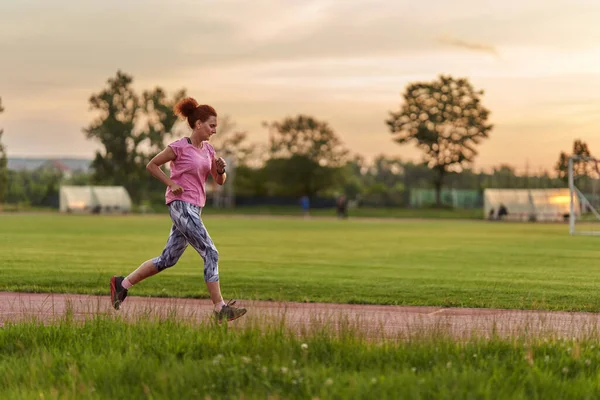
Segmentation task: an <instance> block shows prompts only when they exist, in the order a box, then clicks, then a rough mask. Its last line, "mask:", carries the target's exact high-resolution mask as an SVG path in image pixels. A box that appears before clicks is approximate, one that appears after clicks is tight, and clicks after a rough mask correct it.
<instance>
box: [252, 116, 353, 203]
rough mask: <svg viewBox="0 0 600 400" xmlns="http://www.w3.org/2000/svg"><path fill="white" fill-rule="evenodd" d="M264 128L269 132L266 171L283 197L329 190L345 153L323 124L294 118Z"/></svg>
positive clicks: (343, 160)
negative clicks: (280, 190) (277, 184)
mask: <svg viewBox="0 0 600 400" xmlns="http://www.w3.org/2000/svg"><path fill="white" fill-rule="evenodd" d="M264 125H265V126H266V127H267V128H269V130H270V139H269V145H270V146H269V147H270V150H269V155H270V159H269V160H268V161H267V163H266V168H267V170H269V171H270V173H271V174H272V177H273V179H274V180H275V181H276V182H277V183H279V187H280V188H282V189H283V191H284V192H285V194H288V195H294V196H301V195H305V194H306V195H308V196H313V195H315V194H317V193H319V192H322V191H324V190H326V189H331V188H332V186H333V185H334V184H335V182H336V179H337V177H338V176H339V174H340V173H341V167H343V165H344V163H345V159H346V156H347V154H348V151H347V150H346V149H345V148H344V147H343V145H342V142H341V140H340V139H339V138H338V136H337V135H336V134H335V132H334V131H333V129H331V127H330V126H329V124H328V123H327V122H323V121H318V120H317V119H315V118H313V117H310V116H306V115H298V116H296V117H293V118H292V117H288V118H285V119H283V120H282V121H280V122H272V123H270V124H269V123H265V124H264Z"/></svg>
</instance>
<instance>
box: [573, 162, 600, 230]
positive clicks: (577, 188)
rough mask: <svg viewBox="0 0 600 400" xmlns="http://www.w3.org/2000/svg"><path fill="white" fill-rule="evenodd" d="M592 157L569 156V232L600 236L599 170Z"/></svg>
mask: <svg viewBox="0 0 600 400" xmlns="http://www.w3.org/2000/svg"><path fill="white" fill-rule="evenodd" d="M598 163H599V160H598V159H596V158H594V157H582V156H572V157H570V158H569V164H568V178H569V193H570V211H569V232H570V234H571V235H588V236H589V235H593V236H600V213H599V212H598V209H599V208H600V170H599V167H600V166H599V164H598Z"/></svg>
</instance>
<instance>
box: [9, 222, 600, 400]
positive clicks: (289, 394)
mask: <svg viewBox="0 0 600 400" xmlns="http://www.w3.org/2000/svg"><path fill="white" fill-rule="evenodd" d="M204 220H205V223H206V225H207V227H208V228H209V231H210V233H211V235H212V237H213V239H214V241H215V242H216V244H217V246H218V248H219V251H220V256H221V260H220V269H221V271H220V272H221V280H222V286H223V292H224V295H225V297H226V298H230V297H235V298H238V299H276V300H295V301H324V302H342V303H343V302H352V303H381V304H411V305H437V306H440V305H441V306H465V307H466V306H469V307H499V308H536V309H552V310H587V311H598V310H599V309H600V301H599V300H598V296H597V295H596V293H597V287H598V276H599V275H600V274H599V273H600V267H598V263H597V262H596V260H597V259H598V256H599V255H600V254H599V253H600V247H599V246H598V244H599V243H598V241H599V240H600V238H594V237H570V236H569V235H568V231H567V227H566V226H564V225H542V224H499V223H488V222H484V221H469V220H434V219H431V220H422V221H417V220H400V221H399V220H374V219H363V220H358V219H350V220H347V221H339V220H335V219H324V218H313V219H309V220H304V219H302V218H294V217H280V218H263V217H238V216H226V215H216V214H214V213H212V214H211V213H209V214H208V215H206V216H205V218H204ZM169 228H170V221H169V219H168V216H167V215H154V216H126V217H121V216H118V217H101V216H62V215H58V214H28V215H25V214H3V215H2V214H0V266H1V268H0V290H2V291H7V290H13V291H36V292H71V293H91V294H103V295H108V279H109V277H110V276H111V275H112V274H126V273H127V272H129V271H130V270H132V269H134V268H135V267H137V266H138V265H139V263H141V262H142V261H144V260H146V259H148V258H150V257H153V256H155V255H157V254H158V253H159V252H160V251H161V250H162V247H163V245H164V243H165V240H166V238H167V235H168V231H169ZM131 294H132V295H154V296H193V297H207V291H206V288H205V285H204V282H203V274H202V262H201V260H200V258H199V256H198V255H197V254H196V253H195V252H194V251H193V250H192V249H188V250H187V251H186V253H185V254H184V256H183V257H182V259H181V260H180V262H179V264H178V265H176V266H175V267H173V268H171V269H170V270H167V271H165V272H163V273H162V274H160V275H157V276H155V277H152V278H151V279H149V280H147V281H145V282H142V283H141V284H139V285H138V286H136V287H135V288H134V289H133V290H132V291H131ZM248 318H254V317H248ZM257 318H258V317H257ZM250 321H251V323H248V324H246V325H244V326H243V327H239V326H237V325H236V324H235V323H234V325H233V326H231V327H228V326H227V325H225V326H213V325H211V324H210V323H209V322H204V323H202V324H197V323H192V322H186V321H183V320H177V319H176V318H175V316H171V317H170V318H169V319H166V320H164V319H163V320H157V319H154V318H152V316H146V317H142V319H141V321H138V322H127V323H126V322H124V321H121V320H120V319H119V317H118V315H117V316H116V317H110V316H106V315H98V316H96V317H95V318H93V319H90V320H88V321H86V322H84V323H79V322H75V320H73V319H71V318H70V315H69V314H67V315H66V317H65V319H63V320H62V321H60V322H58V323H54V324H48V325H45V326H43V325H39V324H36V323H34V322H21V323H16V324H14V325H13V324H7V325H5V326H4V328H3V329H0V354H2V357H0V398H2V399H22V398H41V399H59V398H60V399H79V398H86V399H87V398H90V399H100V398H120V397H126V398H131V399H148V398H152V399H173V398H198V399H208V398H210V399H279V398H292V399H296V398H297V399H312V398H318V399H341V398H344V399H366V398H378V399H405V398H406V399H430V398H435V399H457V398H469V399H566V398H569V399H576V398H584V399H591V398H594V396H596V395H597V393H598V391H599V390H600V386H599V385H598V376H600V340H599V339H598V338H597V337H596V336H595V335H594V334H593V332H592V334H591V336H589V337H588V338H587V339H583V340H579V339H578V340H557V339H553V338H552V337H548V336H546V337H532V336H530V335H528V334H527V332H521V333H520V334H519V333H518V332H517V337H515V338H514V339H507V338H500V337H492V338H482V337H479V338H473V339H471V340H466V341H460V342H457V341H455V340H453V339H452V338H451V336H450V335H446V334H445V332H444V331H443V328H439V329H438V331H433V332H428V334H426V335H422V333H419V332H416V333H415V334H414V336H413V337H411V338H409V339H408V340H400V341H382V340H375V341H373V340H369V339H367V338H366V337H365V336H364V335H363V334H362V333H361V332H359V331H354V330H353V329H352V326H348V327H346V329H345V330H342V332H341V333H337V334H336V333H334V332H335V331H334V330H329V329H328V327H327V325H323V326H318V325H317V327H315V328H314V330H313V331H309V332H305V333H303V334H300V335H299V334H298V333H296V332H294V331H293V330H288V327H286V326H284V325H283V324H276V323H271V324H265V323H262V324H261V323H260V320H259V319H257V320H256V321H254V322H252V321H253V320H252V319H251V320H250ZM303 345H305V346H303Z"/></svg>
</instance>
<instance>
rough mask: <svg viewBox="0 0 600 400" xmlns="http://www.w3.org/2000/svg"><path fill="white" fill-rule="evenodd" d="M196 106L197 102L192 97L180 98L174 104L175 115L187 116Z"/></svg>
mask: <svg viewBox="0 0 600 400" xmlns="http://www.w3.org/2000/svg"><path fill="white" fill-rule="evenodd" d="M196 107H198V102H197V101H196V100H194V99H192V98H191V97H187V98H185V99H182V100H180V101H179V102H178V103H177V104H176V105H175V109H174V111H175V115H177V116H179V117H181V118H188V117H189V116H190V115H192V114H193V113H194V111H195V110H196Z"/></svg>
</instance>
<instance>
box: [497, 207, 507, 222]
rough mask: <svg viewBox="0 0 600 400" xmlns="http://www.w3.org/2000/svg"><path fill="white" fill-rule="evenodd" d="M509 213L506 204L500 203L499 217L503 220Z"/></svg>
mask: <svg viewBox="0 0 600 400" xmlns="http://www.w3.org/2000/svg"><path fill="white" fill-rule="evenodd" d="M507 215H508V209H507V208H506V206H505V205H504V204H500V207H499V208H498V219H499V220H501V219H502V218H503V217H505V216H507Z"/></svg>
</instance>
